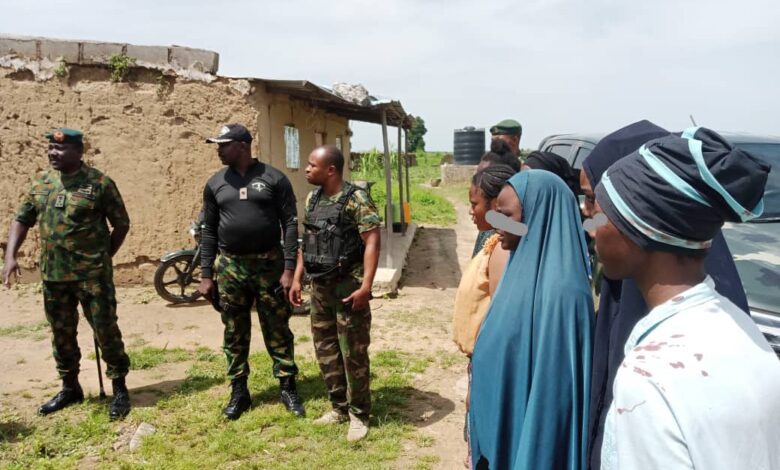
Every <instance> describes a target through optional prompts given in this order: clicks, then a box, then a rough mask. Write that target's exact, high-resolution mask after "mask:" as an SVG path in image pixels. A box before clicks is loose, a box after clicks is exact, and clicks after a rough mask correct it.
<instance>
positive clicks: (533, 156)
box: [523, 150, 580, 194]
mask: <svg viewBox="0 0 780 470" xmlns="http://www.w3.org/2000/svg"><path fill="white" fill-rule="evenodd" d="M523 164H524V165H526V166H529V167H531V168H532V169H534V170H545V171H549V172H551V173H555V174H556V175H558V177H559V178H560V179H562V180H563V182H564V183H566V186H568V187H569V189H571V191H572V192H573V193H574V194H578V193H579V192H580V183H579V180H578V178H577V175H576V174H575V172H574V170H573V169H572V167H571V165H569V162H567V161H566V159H565V158H563V157H561V156H560V155H558V154H557V153H553V152H540V151H539V150H534V151H533V152H531V153H530V154H528V156H527V157H526V159H525V161H524V162H523Z"/></svg>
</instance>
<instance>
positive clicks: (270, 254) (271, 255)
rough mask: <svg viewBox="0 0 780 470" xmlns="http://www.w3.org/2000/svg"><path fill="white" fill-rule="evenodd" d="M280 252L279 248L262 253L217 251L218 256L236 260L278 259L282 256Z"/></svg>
mask: <svg viewBox="0 0 780 470" xmlns="http://www.w3.org/2000/svg"><path fill="white" fill-rule="evenodd" d="M281 252H282V250H281V249H279V248H274V249H271V250H268V251H266V252H264V253H231V252H229V251H227V250H223V249H220V250H219V254H220V255H222V256H227V257H228V258H238V259H279V257H280V256H281V254H282V253H281Z"/></svg>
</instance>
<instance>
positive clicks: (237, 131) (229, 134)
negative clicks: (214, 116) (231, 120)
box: [206, 124, 252, 144]
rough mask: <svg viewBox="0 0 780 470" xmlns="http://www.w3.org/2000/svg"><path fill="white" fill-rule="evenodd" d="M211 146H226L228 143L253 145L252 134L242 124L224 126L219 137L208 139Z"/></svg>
mask: <svg viewBox="0 0 780 470" xmlns="http://www.w3.org/2000/svg"><path fill="white" fill-rule="evenodd" d="M206 142H208V143H209V144H224V143H227V142H246V143H247V144H251V143H252V134H250V133H249V129H247V128H246V127H244V126H242V125H241V124H226V125H224V126H222V129H220V131H219V135H218V136H216V137H210V138H208V139H206Z"/></svg>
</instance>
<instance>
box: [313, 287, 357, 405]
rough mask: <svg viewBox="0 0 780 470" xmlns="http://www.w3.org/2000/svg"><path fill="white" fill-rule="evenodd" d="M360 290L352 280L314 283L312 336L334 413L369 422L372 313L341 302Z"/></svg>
mask: <svg viewBox="0 0 780 470" xmlns="http://www.w3.org/2000/svg"><path fill="white" fill-rule="evenodd" d="M358 288H360V282H358V280H356V279H355V278H354V277H352V276H346V277H342V278H339V279H336V280H331V281H320V280H313V281H312V292H311V333H312V336H313V338H314V352H315V353H316V354H317V362H319V365H320V371H321V372H322V378H323V380H324V381H325V386H326V387H327V388H328V397H329V398H330V402H331V404H332V405H333V409H335V410H336V411H338V412H341V413H346V412H347V411H351V412H352V414H354V415H356V416H358V417H361V418H368V415H369V412H370V411H371V391H370V389H369V360H368V346H369V343H370V342H371V336H370V330H371V309H370V308H367V309H365V310H361V311H354V310H350V311H347V309H346V308H345V306H344V304H343V303H342V302H341V299H343V298H345V297H348V296H349V294H351V293H352V292H354V291H355V290H357V289H358Z"/></svg>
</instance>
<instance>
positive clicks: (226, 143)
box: [198, 124, 305, 419]
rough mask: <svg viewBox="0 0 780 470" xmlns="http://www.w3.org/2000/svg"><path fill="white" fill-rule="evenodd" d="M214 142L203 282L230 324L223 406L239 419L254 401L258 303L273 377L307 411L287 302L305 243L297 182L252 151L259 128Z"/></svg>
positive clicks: (231, 131)
mask: <svg viewBox="0 0 780 470" xmlns="http://www.w3.org/2000/svg"><path fill="white" fill-rule="evenodd" d="M207 142H210V143H217V144H219V147H218V149H217V154H218V156H219V158H220V160H221V161H222V163H223V164H224V165H226V167H225V168H224V169H222V170H221V171H219V172H217V173H216V174H215V175H214V176H212V177H211V178H210V179H209V181H208V182H207V183H206V187H205V188H204V191H203V214H204V216H203V217H204V218H203V232H202V235H201V249H202V251H201V267H202V279H201V283H200V286H199V287H198V289H199V291H200V292H201V293H202V294H203V295H204V296H205V297H206V298H209V299H212V300H216V301H217V304H218V305H219V307H220V308H219V309H220V314H221V316H222V323H223V325H224V326H225V330H224V336H223V342H222V349H223V350H224V351H225V357H226V358H227V363H228V376H229V377H230V381H231V389H232V391H231V395H230V400H229V401H228V404H227V406H225V408H224V409H223V410H222V412H223V414H224V415H225V416H226V417H227V418H228V419H238V418H239V417H240V416H241V415H242V414H243V413H244V412H245V411H247V410H248V409H249V408H250V406H251V404H252V400H251V398H250V394H249V389H248V388H247V377H248V376H249V361H248V359H249V344H250V338H251V335H252V321H251V314H250V313H251V309H252V305H253V304H254V305H256V306H257V312H258V317H259V319H260V328H261V330H262V333H263V339H264V340H265V347H266V349H267V350H268V354H269V355H270V356H271V359H272V360H273V373H274V377H277V378H278V379H279V385H280V400H281V402H282V403H283V404H284V406H285V407H286V408H287V409H288V410H289V411H290V412H292V413H293V414H295V415H296V416H304V415H305V410H304V407H303V403H302V402H301V399H300V397H299V396H298V392H297V389H296V384H295V376H296V374H297V373H298V368H297V367H296V365H295V360H294V351H293V344H294V337H293V333H292V331H291V330H290V326H289V320H290V316H291V314H292V309H291V308H290V305H289V304H288V303H287V292H288V291H289V288H290V286H291V284H292V279H293V272H294V270H295V262H296V260H295V256H296V252H297V249H298V218H297V215H298V214H297V209H296V206H295V194H294V193H293V190H292V185H291V184H290V181H289V180H288V179H287V177H286V176H285V175H284V174H283V173H282V172H281V171H279V170H277V169H276V168H273V167H271V166H270V165H267V164H265V163H262V162H259V161H258V160H256V159H254V158H252V153H251V143H252V135H251V134H250V133H249V131H248V130H247V128H246V127H244V126H242V125H240V124H228V125H227V126H225V127H223V128H222V131H221V132H220V135H219V136H217V137H215V138H212V139H208V140H207ZM282 240H284V247H282V245H281V243H280V242H281V241H282ZM215 280H216V283H215V282H214V281H215ZM217 286H218V289H217ZM215 297H218V299H217V298H215Z"/></svg>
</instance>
